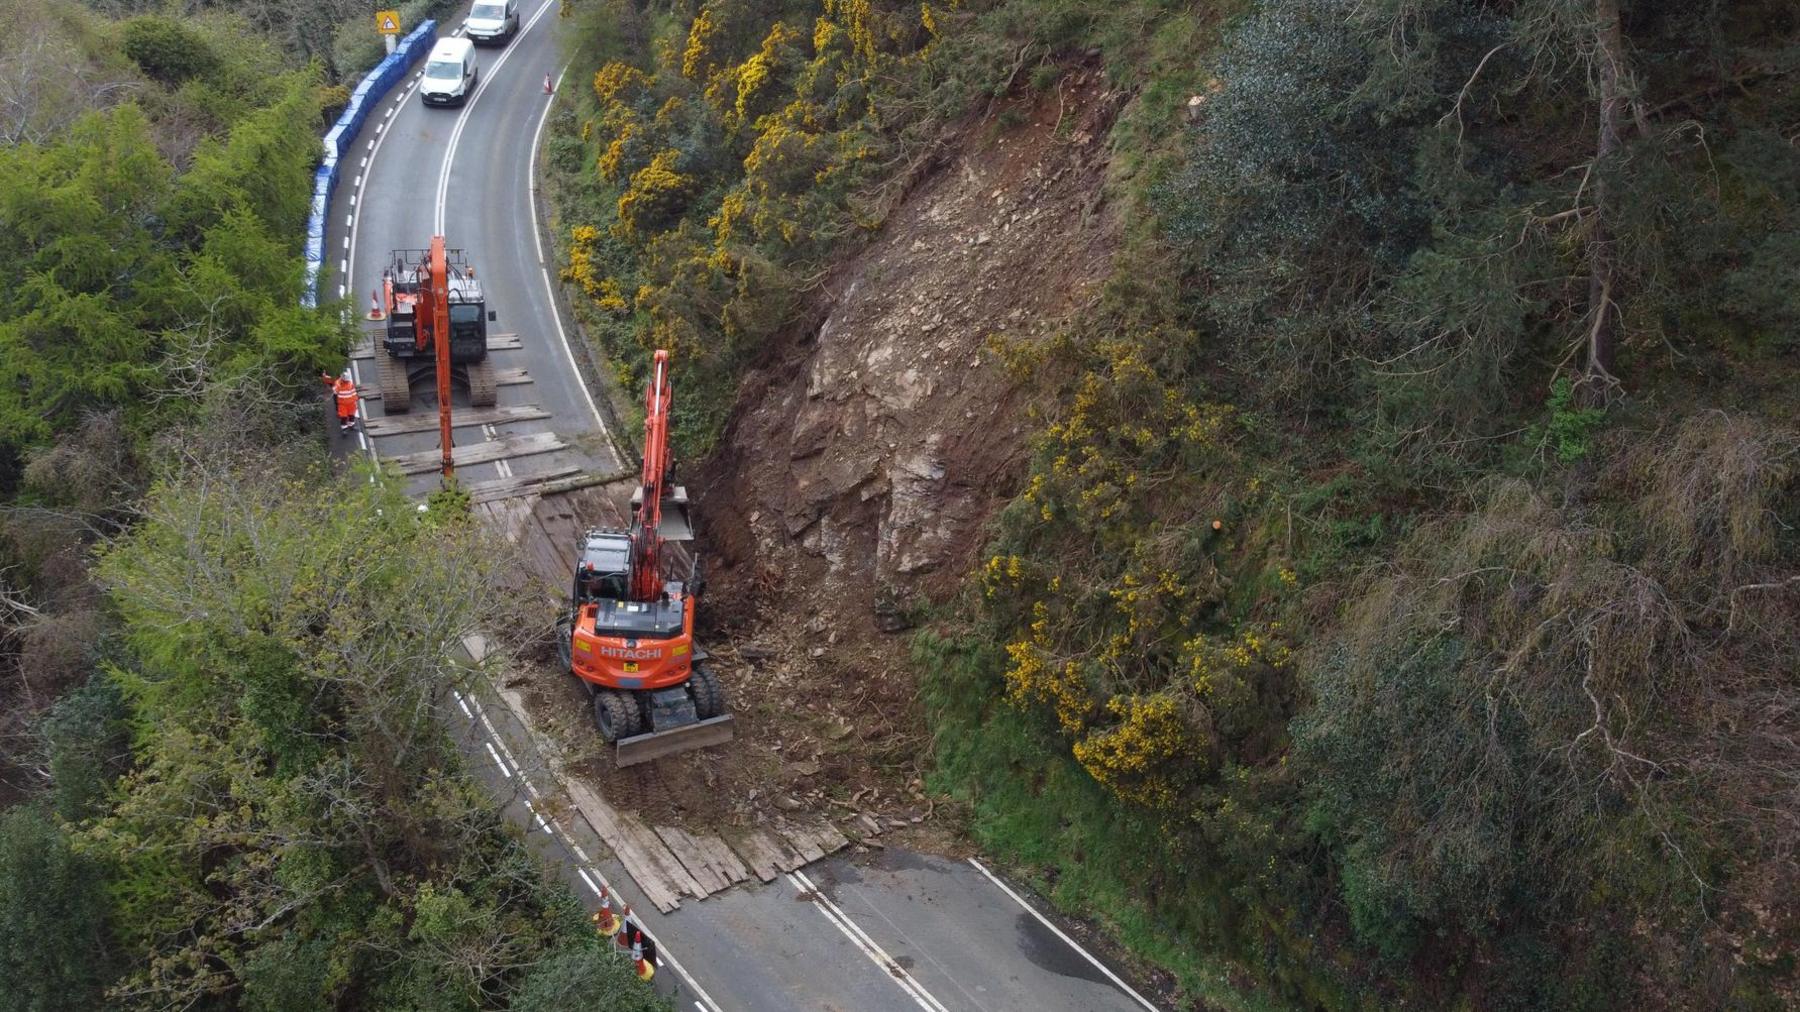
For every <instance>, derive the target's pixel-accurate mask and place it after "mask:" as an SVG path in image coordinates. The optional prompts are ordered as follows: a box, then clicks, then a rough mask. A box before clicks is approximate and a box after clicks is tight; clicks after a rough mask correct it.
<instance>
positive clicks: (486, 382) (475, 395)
mask: <svg viewBox="0 0 1800 1012" xmlns="http://www.w3.org/2000/svg"><path fill="white" fill-rule="evenodd" d="M499 393H500V386H499V384H498V383H496V382H495V377H494V360H493V359H491V358H484V359H482V360H481V361H479V362H470V363H469V405H470V406H471V407H477V408H491V407H493V406H494V402H495V400H496V399H498V397H499Z"/></svg>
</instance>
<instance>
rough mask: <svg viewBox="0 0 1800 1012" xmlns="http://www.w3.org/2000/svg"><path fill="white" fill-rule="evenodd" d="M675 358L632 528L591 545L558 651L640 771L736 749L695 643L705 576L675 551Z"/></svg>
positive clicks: (681, 524)
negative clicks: (673, 573)
mask: <svg viewBox="0 0 1800 1012" xmlns="http://www.w3.org/2000/svg"><path fill="white" fill-rule="evenodd" d="M673 400H674V387H673V385H672V384H671V383H670V381H669V353H668V352H667V351H660V350H659V351H658V352H657V353H656V357H655V359H654V360H653V362H652V365H651V374H650V383H649V386H648V388H647V389H646V391H645V393H644V468H643V475H642V479H641V481H640V482H639V484H638V487H637V489H636V490H635V491H633V493H632V497H631V523H630V526H629V527H628V528H627V529H625V530H613V529H608V528H595V529H593V530H590V531H588V532H587V533H586V534H584V535H583V536H582V539H581V544H580V546H579V554H578V556H577V558H576V561H575V581H574V586H573V588H572V589H571V590H570V593H569V611H568V614H567V616H566V617H565V618H564V619H563V620H562V622H561V624H560V625H559V627H558V635H557V648H558V652H559V654H560V656H561V659H562V661H563V663H564V664H566V665H567V666H568V668H569V670H570V671H571V672H573V673H574V675H575V677H576V678H578V679H580V680H581V684H582V685H583V686H584V687H586V688H587V690H588V693H589V694H590V695H591V696H592V698H593V705H594V725H595V726H596V727H597V728H599V730H600V737H601V739H602V740H604V741H606V742H608V743H612V744H616V745H617V756H616V761H617V763H618V765H620V766H631V765H634V764H636V763H641V762H648V761H649V760H651V759H656V758H660V757H662V756H665V755H672V754H674V753H676V752H685V751H687V750H688V749H694V748H701V747H703V746H706V745H716V744H719V743H721V742H726V741H730V740H731V735H732V727H731V715H730V714H728V713H726V712H725V695H724V690H723V689H722V688H721V686H720V685H719V681H718V677H717V676H716V675H715V674H714V673H713V672H712V669H710V668H709V667H707V666H706V664H705V663H704V662H705V660H706V653H705V651H704V650H702V649H700V647H699V646H698V645H697V644H696V643H695V642H694V609H695V606H696V604H697V603H698V600H699V595H700V589H701V583H702V581H701V579H700V567H699V561H698V560H697V559H693V558H691V557H690V558H689V559H688V561H687V573H686V578H685V579H670V578H669V576H668V572H667V571H668V570H679V569H680V568H681V564H680V562H679V561H678V560H677V558H676V553H675V552H674V551H673V549H672V546H671V542H684V541H692V540H693V537H694V534H693V527H692V526H691V524H690V522H689V518H688V515H687V490H686V489H684V488H682V487H681V486H679V485H674V484H671V482H670V480H669V478H670V470H671V466H670V460H669V412H670V409H671V407H672V405H673Z"/></svg>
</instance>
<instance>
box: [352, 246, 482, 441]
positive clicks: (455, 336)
mask: <svg viewBox="0 0 1800 1012" xmlns="http://www.w3.org/2000/svg"><path fill="white" fill-rule="evenodd" d="M381 287H382V292H383V295H384V297H385V299H386V302H387V329H386V330H385V331H384V332H383V333H382V336H381V347H382V353H381V354H377V355H376V356H375V359H376V371H377V379H378V381H379V382H380V384H381V410H382V412H383V413H384V414H389V415H395V414H401V413H403V412H405V411H408V410H411V408H412V390H413V383H414V381H415V380H418V379H422V378H424V377H426V376H435V378H436V380H437V389H438V394H439V399H440V402H445V403H447V402H448V399H449V393H450V387H451V383H452V382H454V383H455V384H456V385H458V386H462V387H465V388H467V389H468V391H469V403H470V405H472V406H474V407H478V408H490V407H493V406H494V401H495V394H496V390H497V384H496V382H495V377H494V362H493V360H492V359H491V358H489V357H488V338H487V325H488V323H489V322H490V321H492V320H493V319H494V313H493V312H492V311H491V310H489V309H488V308H487V302H486V300H485V299H483V297H482V291H481V282H480V281H478V280H477V279H476V277H475V268H474V267H473V266H472V265H471V264H470V263H469V258H468V256H467V254H465V253H464V252H463V251H462V250H459V249H445V248H444V237H443V236H441V235H434V236H432V237H431V248H429V249H397V250H395V251H394V252H393V254H392V257H391V259H390V261H389V264H388V267H387V269H386V270H384V271H383V272H382V277H381ZM446 350H447V351H448V352H449V354H448V355H444V354H442V352H444V351H446ZM439 363H446V364H447V365H448V367H449V370H450V372H449V375H448V376H445V375H441V369H440V367H439Z"/></svg>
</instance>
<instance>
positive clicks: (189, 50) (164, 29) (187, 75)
mask: <svg viewBox="0 0 1800 1012" xmlns="http://www.w3.org/2000/svg"><path fill="white" fill-rule="evenodd" d="M124 32H125V37H124V49H125V55H126V56H129V57H130V58H131V60H132V62H133V63H136V64H137V65H138V66H139V67H140V68H141V69H142V70H143V71H144V73H145V75H146V76H148V77H149V78H150V79H151V80H154V81H159V82H161V83H163V84H166V85H171V86H172V85H178V84H182V83H183V82H186V81H190V80H193V79H194V78H197V77H205V76H207V75H208V74H211V73H212V72H213V71H215V70H217V69H218V68H219V57H218V55H217V54H216V53H214V52H213V49H212V45H211V44H210V43H209V42H207V40H206V39H205V38H204V37H203V36H201V35H200V34H199V33H198V32H196V31H194V30H193V29H192V28H189V27H188V26H186V25H184V24H182V23H181V22H179V21H176V20H174V19H172V18H165V17H162V16H160V15H154V14H149V15H145V16H143V17H139V18H133V19H131V20H130V21H127V22H125V27H124Z"/></svg>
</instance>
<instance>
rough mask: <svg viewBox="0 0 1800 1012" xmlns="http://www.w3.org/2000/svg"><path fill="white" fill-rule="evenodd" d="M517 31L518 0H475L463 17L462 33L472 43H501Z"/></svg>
mask: <svg viewBox="0 0 1800 1012" xmlns="http://www.w3.org/2000/svg"><path fill="white" fill-rule="evenodd" d="M518 31H519V0H475V5H474V6H473V7H470V8H469V16H468V17H466V18H464V19H463V34H464V35H466V36H468V37H469V41H470V42H474V43H486V44H489V45H494V44H498V43H502V42H505V41H506V40H508V39H510V38H512V37H513V36H514V35H516V34H518Z"/></svg>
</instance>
